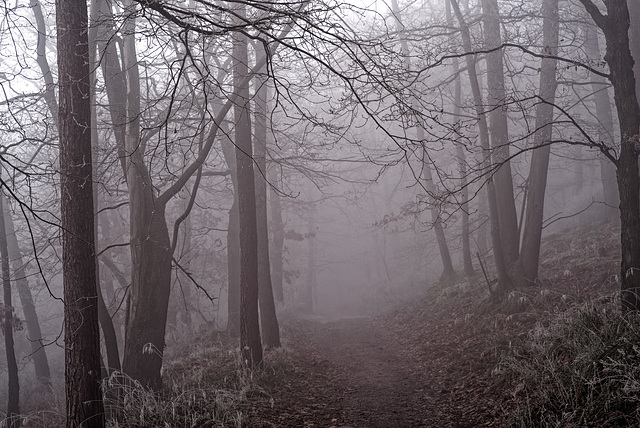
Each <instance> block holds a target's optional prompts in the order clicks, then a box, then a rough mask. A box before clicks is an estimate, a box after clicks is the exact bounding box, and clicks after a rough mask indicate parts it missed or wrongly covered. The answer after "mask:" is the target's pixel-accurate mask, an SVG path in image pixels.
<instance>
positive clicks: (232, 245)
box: [222, 130, 240, 337]
mask: <svg viewBox="0 0 640 428" xmlns="http://www.w3.org/2000/svg"><path fill="white" fill-rule="evenodd" d="M223 134H224V135H229V131H228V130H225V132H224V133H223ZM222 154H223V155H224V159H225V161H226V162H227V167H228V168H229V171H230V176H231V187H232V192H233V203H232V204H231V208H229V223H228V226H227V314H228V315H227V334H228V335H229V336H231V337H239V336H240V217H239V213H238V171H237V166H236V155H235V152H234V147H233V143H232V142H231V141H229V140H227V139H224V141H223V142H222Z"/></svg>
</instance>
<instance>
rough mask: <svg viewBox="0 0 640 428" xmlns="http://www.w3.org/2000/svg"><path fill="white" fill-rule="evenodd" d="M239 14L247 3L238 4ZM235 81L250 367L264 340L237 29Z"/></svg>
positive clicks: (243, 336)
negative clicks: (261, 328)
mask: <svg viewBox="0 0 640 428" xmlns="http://www.w3.org/2000/svg"><path fill="white" fill-rule="evenodd" d="M237 13H238V15H239V16H240V17H243V16H244V15H245V13H246V12H245V9H244V6H238V10H237ZM233 60H234V65H233V82H234V86H235V89H236V91H239V97H238V99H237V100H236V103H235V105H234V107H233V113H234V118H235V120H234V121H235V126H236V129H235V144H236V165H237V171H238V214H239V217H240V350H241V352H242V360H243V361H244V363H245V364H246V365H248V366H249V367H255V366H259V365H261V364H262V343H261V341H260V324H259V321H258V289H259V288H258V230H257V224H256V189H255V181H254V174H253V157H252V155H253V153H252V152H253V150H252V147H251V117H250V108H249V103H250V96H249V82H248V81H247V80H246V77H247V76H248V74H249V72H248V68H247V64H248V53H247V38H246V36H245V35H243V34H240V33H236V34H234V40H233Z"/></svg>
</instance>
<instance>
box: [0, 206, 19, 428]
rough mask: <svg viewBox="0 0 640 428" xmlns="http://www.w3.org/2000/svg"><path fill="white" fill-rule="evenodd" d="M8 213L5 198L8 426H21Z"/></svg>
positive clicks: (1, 224) (1, 239)
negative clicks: (7, 227)
mask: <svg viewBox="0 0 640 428" xmlns="http://www.w3.org/2000/svg"><path fill="white" fill-rule="evenodd" d="M5 215H6V211H5V209H4V196H2V197H0V216H2V218H0V257H2V290H3V296H4V323H3V328H2V331H3V333H4V346H5V353H6V356H7V377H8V383H9V385H8V391H7V392H8V395H9V397H8V400H7V421H6V422H7V426H8V427H10V428H15V427H19V426H20V421H21V418H20V381H19V379H18V362H17V360H16V350H15V346H14V342H13V316H14V315H13V303H11V273H10V272H9V246H8V245H7V230H6V226H5V225H6V220H5V218H4V217H5Z"/></svg>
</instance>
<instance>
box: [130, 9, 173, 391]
mask: <svg viewBox="0 0 640 428" xmlns="http://www.w3.org/2000/svg"><path fill="white" fill-rule="evenodd" d="M124 4H125V7H127V8H130V9H132V10H133V8H134V7H135V6H134V5H133V2H132V0H127V1H125V2H124ZM123 33H124V49H123V63H124V69H125V70H127V118H128V120H127V125H126V134H125V150H126V155H127V157H126V161H127V169H126V172H127V184H128V186H129V218H130V222H131V224H130V230H131V231H130V236H131V262H132V263H131V265H132V281H131V292H130V295H129V296H130V300H129V311H128V322H127V326H126V334H125V346H124V358H123V363H122V368H123V371H124V372H125V373H126V374H127V375H128V376H131V377H132V378H133V379H135V380H137V381H139V382H140V383H141V384H142V385H143V386H145V387H149V388H152V389H160V387H161V386H162V377H161V373H160V370H161V368H162V357H163V352H164V346H165V342H164V338H165V330H166V324H167V309H168V306H169V294H170V290H171V260H172V256H171V244H170V240H169V231H168V229H167V223H166V220H165V206H164V203H161V202H160V201H158V200H157V199H156V198H155V195H154V193H153V186H152V183H151V177H150V176H149V171H148V170H147V166H146V164H145V162H144V159H143V154H144V146H143V145H142V144H141V143H140V77H139V72H138V63H137V58H136V56H137V55H136V48H135V14H134V13H131V14H130V15H129V17H128V19H127V20H126V21H125V23H124V31H123Z"/></svg>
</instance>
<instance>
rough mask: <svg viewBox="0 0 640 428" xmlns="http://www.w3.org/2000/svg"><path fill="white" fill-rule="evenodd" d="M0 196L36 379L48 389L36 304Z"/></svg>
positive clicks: (47, 368) (4, 204)
mask: <svg viewBox="0 0 640 428" xmlns="http://www.w3.org/2000/svg"><path fill="white" fill-rule="evenodd" d="M0 198H2V201H1V203H2V204H3V206H4V223H5V230H6V231H7V246H8V249H9V259H10V260H11V264H12V268H13V276H14V278H15V283H16V289H17V290H18V296H19V297H20V305H21V306H22V313H23V314H24V320H25V324H26V325H27V334H28V335H29V336H28V337H29V343H30V344H31V355H32V356H33V366H34V369H35V373H36V379H37V380H38V382H39V383H40V386H41V387H42V388H43V389H44V390H47V391H50V390H51V389H52V384H51V371H50V370H49V360H48V359H47V353H46V352H45V348H44V342H43V340H42V330H41V329H40V321H39V319H38V313H37V312H36V306H35V304H34V303H33V296H32V294H31V289H30V288H29V281H28V280H27V272H26V265H25V263H24V261H23V258H22V253H21V252H20V247H19V245H18V237H17V236H16V231H15V227H14V225H13V219H12V218H11V213H10V212H9V208H8V206H7V201H6V199H5V198H4V196H0Z"/></svg>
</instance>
